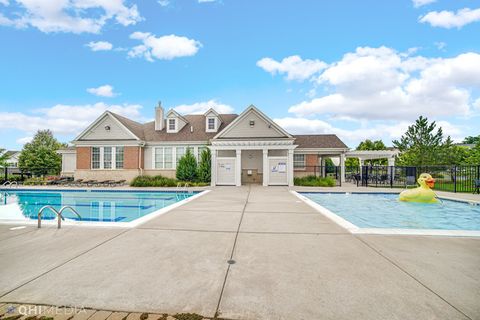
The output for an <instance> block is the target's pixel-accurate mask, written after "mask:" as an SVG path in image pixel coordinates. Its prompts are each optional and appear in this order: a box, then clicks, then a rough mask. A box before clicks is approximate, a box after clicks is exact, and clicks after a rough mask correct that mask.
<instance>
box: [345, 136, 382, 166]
mask: <svg viewBox="0 0 480 320" xmlns="http://www.w3.org/2000/svg"><path fill="white" fill-rule="evenodd" d="M355 150H387V146H386V145H385V143H383V141H382V140H375V141H372V140H370V139H367V140H365V141H362V142H360V143H359V144H358V146H357V148H356V149H355ZM365 164H366V165H368V164H370V165H386V164H387V160H386V159H374V160H366V161H365ZM345 165H346V166H347V167H357V166H359V165H360V163H359V161H358V159H357V158H348V159H347V160H346V161H345Z"/></svg>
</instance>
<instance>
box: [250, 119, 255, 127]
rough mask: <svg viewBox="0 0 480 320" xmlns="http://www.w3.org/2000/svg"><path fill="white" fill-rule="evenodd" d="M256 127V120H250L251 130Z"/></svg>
mask: <svg viewBox="0 0 480 320" xmlns="http://www.w3.org/2000/svg"><path fill="white" fill-rule="evenodd" d="M254 125H255V121H254V120H250V128H253V126H254Z"/></svg>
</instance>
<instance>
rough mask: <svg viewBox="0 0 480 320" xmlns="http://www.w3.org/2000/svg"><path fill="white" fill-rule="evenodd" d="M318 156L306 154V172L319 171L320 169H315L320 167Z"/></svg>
mask: <svg viewBox="0 0 480 320" xmlns="http://www.w3.org/2000/svg"><path fill="white" fill-rule="evenodd" d="M318 165H319V164H318V155H316V154H306V155H305V166H306V168H305V171H307V172H314V171H315V169H316V170H317V171H318V168H313V167H315V166H318Z"/></svg>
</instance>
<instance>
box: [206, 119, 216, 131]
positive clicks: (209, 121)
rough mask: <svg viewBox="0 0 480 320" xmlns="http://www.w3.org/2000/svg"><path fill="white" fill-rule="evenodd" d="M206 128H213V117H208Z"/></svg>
mask: <svg viewBox="0 0 480 320" xmlns="http://www.w3.org/2000/svg"><path fill="white" fill-rule="evenodd" d="M208 130H215V118H208Z"/></svg>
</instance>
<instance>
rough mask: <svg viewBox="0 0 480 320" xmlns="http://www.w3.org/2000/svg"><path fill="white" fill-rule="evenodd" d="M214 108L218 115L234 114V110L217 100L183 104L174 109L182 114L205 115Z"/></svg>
mask: <svg viewBox="0 0 480 320" xmlns="http://www.w3.org/2000/svg"><path fill="white" fill-rule="evenodd" d="M210 108H213V109H215V111H217V112H218V113H233V111H234V109H233V107H232V106H230V105H228V104H223V103H221V102H218V101H216V100H215V99H212V100H209V101H203V102H196V103H193V104H181V105H178V106H175V107H174V109H175V110H176V111H177V112H179V113H182V114H204V113H205V112H207V110H208V109H210Z"/></svg>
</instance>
